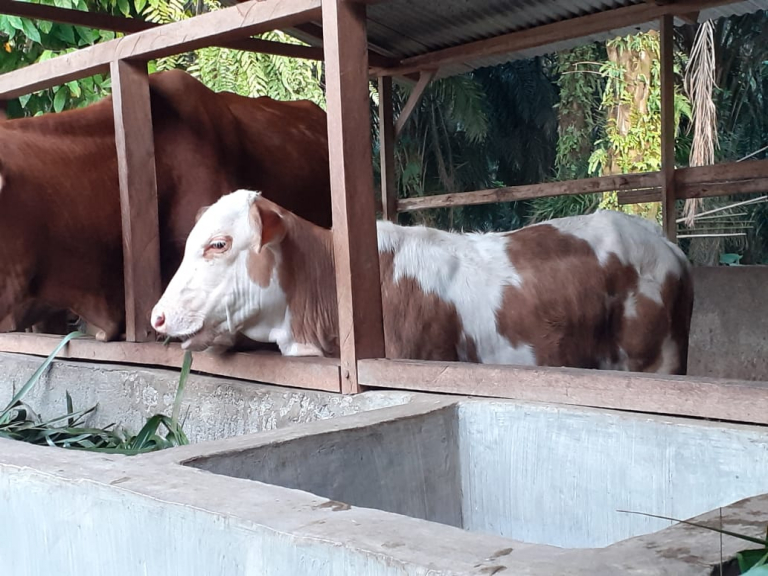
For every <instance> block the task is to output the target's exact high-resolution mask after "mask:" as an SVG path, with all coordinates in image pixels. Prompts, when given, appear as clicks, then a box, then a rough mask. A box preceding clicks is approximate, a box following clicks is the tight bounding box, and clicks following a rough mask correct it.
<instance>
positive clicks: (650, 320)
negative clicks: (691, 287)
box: [497, 224, 687, 371]
mask: <svg viewBox="0 0 768 576" xmlns="http://www.w3.org/2000/svg"><path fill="white" fill-rule="evenodd" d="M507 241H508V244H507V254H508V256H509V259H510V261H511V263H512V264H513V266H514V267H515V269H516V270H517V272H518V273H519V274H520V277H521V279H522V286H521V287H520V288H517V287H516V286H508V287H507V288H506V289H505V291H504V297H503V301H502V306H501V308H500V309H499V310H498V312H497V320H498V326H499V331H500V332H501V333H502V334H503V335H505V336H506V337H507V338H508V339H509V340H510V342H511V343H512V344H513V345H515V346H519V345H522V344H528V345H530V346H532V347H533V349H534V353H535V356H536V360H537V363H538V364H539V365H543V366H571V367H576V368H600V367H601V365H606V364H611V365H616V364H617V363H619V362H620V361H621V360H622V354H621V350H624V352H626V354H627V355H628V357H629V359H630V361H629V369H630V370H637V371H643V370H650V369H653V367H654V365H656V364H657V362H658V359H659V355H660V353H661V346H662V343H663V342H664V339H665V338H666V336H667V334H669V331H670V323H671V320H670V318H669V311H670V309H669V307H668V305H667V307H664V306H661V305H659V304H658V303H657V302H654V301H653V300H651V299H650V298H647V297H646V296H643V295H639V294H637V286H638V274H637V271H636V270H635V269H634V268H633V267H631V266H625V265H623V264H622V263H621V262H620V261H619V260H618V258H617V257H616V256H613V255H612V256H611V257H610V258H609V259H608V261H607V262H606V264H605V265H604V266H601V265H600V262H599V260H598V258H597V256H596V254H595V252H594V250H593V249H592V247H591V246H590V244H589V243H588V242H587V241H585V240H582V239H580V238H576V237H574V236H571V235H569V234H564V233H562V232H560V231H559V230H558V229H557V228H555V227H554V226H551V225H547V224H543V225H538V226H532V227H529V228H524V229H522V230H519V231H517V232H514V233H510V234H508V235H507ZM668 282H671V284H673V285H676V284H677V280H676V279H674V278H672V279H670V280H669V281H668ZM666 284H667V283H665V285H666ZM670 290H671V288H670ZM630 294H634V295H635V299H636V311H637V315H636V316H633V317H629V318H627V317H626V314H625V302H626V301H627V297H628V296H629V295H630ZM665 303H666V302H665ZM685 331H686V332H687V330H685Z"/></svg>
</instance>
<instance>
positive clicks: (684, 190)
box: [619, 178, 768, 204]
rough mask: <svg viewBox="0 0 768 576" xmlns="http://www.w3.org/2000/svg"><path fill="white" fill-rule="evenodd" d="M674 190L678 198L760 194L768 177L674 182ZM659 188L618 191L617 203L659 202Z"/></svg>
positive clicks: (767, 185) (765, 185) (767, 189)
mask: <svg viewBox="0 0 768 576" xmlns="http://www.w3.org/2000/svg"><path fill="white" fill-rule="evenodd" d="M675 192H676V193H677V199H678V200H685V199H687V198H717V197H718V196H732V195H734V194H761V193H763V192H768V178H755V179H752V180H736V181H733V182H702V183H695V182H694V183H692V184H682V185H680V184H676V185H675ZM660 201H661V190H660V189H656V190H634V191H629V192H623V193H619V204H640V203H643V202H660Z"/></svg>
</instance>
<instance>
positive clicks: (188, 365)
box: [171, 350, 192, 427]
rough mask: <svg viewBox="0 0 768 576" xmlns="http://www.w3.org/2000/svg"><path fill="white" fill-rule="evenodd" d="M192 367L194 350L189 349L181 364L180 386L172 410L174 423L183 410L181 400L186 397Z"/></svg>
mask: <svg viewBox="0 0 768 576" xmlns="http://www.w3.org/2000/svg"><path fill="white" fill-rule="evenodd" d="M191 369H192V352H190V351H189V350H187V351H186V352H184V362H183V363H182V365H181V374H180V375H179V386H178V387H177V388H176V398H175V399H174V401H173V412H171V422H173V423H174V427H175V424H176V422H178V419H179V412H180V411H181V400H182V398H183V397H184V388H186V386H187V378H189V371H190V370H191Z"/></svg>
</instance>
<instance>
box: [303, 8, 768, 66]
mask: <svg viewBox="0 0 768 576" xmlns="http://www.w3.org/2000/svg"><path fill="white" fill-rule="evenodd" d="M645 3H646V0H386V1H384V2H379V3H374V4H371V5H369V6H368V40H369V44H370V46H371V48H372V49H374V50H376V51H377V52H379V53H381V54H383V55H386V56H390V57H393V58H397V59H403V58H408V57H411V56H417V55H420V54H425V53H427V52H432V51H435V50H440V49H443V48H449V47H452V46H458V45H461V44H465V43H468V42H473V41H476V40H483V39H485V38H492V37H494V36H498V35H501V34H507V33H510V32H516V31H519V30H526V29H529V28H534V27H536V26H540V25H542V24H549V23H553V22H560V21H563V20H569V19H572V18H577V17H579V16H585V15H587V14H594V13H597V12H603V11H606V10H613V9H616V8H622V7H626V6H632V5H636V4H645ZM758 10H768V0H743V1H740V2H734V3H731V4H726V5H724V6H720V7H717V8H708V9H706V10H702V11H701V13H700V15H699V21H703V20H707V19H716V18H721V17H726V16H733V15H739V14H746V13H748V12H756V11H758ZM676 22H677V24H682V21H676ZM316 24H318V25H319V24H320V23H319V22H317V23H316ZM657 28H658V22H647V23H645V24H642V25H639V26H631V27H625V28H617V29H615V30H609V31H607V32H603V33H600V34H593V35H590V36H585V37H583V38H578V39H574V40H565V41H562V42H555V43H551V44H548V45H546V46H541V47H537V48H533V49H530V50H524V51H520V52H516V53H514V54H506V55H500V56H492V57H485V58H480V59H475V60H472V61H471V62H467V63H466V64H463V65H454V66H450V67H447V68H445V69H441V71H440V75H441V76H446V75H450V74H456V73H459V72H464V71H466V70H470V69H473V68H481V67H483V66H490V65H495V64H500V63H503V62H508V61H510V60H514V59H519V58H530V57H533V56H538V55H542V54H547V53H551V52H555V51H557V50H563V49H567V48H572V47H574V46H579V45H583V44H588V43H590V42H596V41H603V40H607V39H610V38H614V37H616V36H625V35H627V34H631V33H635V32H638V31H647V30H652V29H657ZM289 32H290V33H291V34H293V35H294V36H296V37H298V38H300V39H302V40H304V41H305V42H308V43H310V44H314V45H318V44H319V42H318V41H317V40H316V39H315V38H312V37H311V36H308V35H307V34H305V33H304V32H301V31H297V30H290V31H289Z"/></svg>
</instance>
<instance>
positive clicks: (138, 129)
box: [110, 60, 160, 342]
mask: <svg viewBox="0 0 768 576" xmlns="http://www.w3.org/2000/svg"><path fill="white" fill-rule="evenodd" d="M110 70H111V74H112V98H113V107H114V115H115V144H116V146H117V167H118V174H119V180H120V208H121V210H120V211H121V214H122V224H123V271H124V275H125V336H126V340H128V341H129V342H145V341H147V340H150V339H154V332H153V331H152V327H151V325H150V318H149V316H150V312H151V310H152V307H153V306H154V305H155V303H156V302H157V300H158V298H159V297H160V240H159V233H160V230H159V226H158V218H157V181H156V178H155V145H154V139H153V135H152V113H151V109H150V100H149V75H148V73H147V66H146V63H144V62H141V63H139V62H128V61H125V60H120V61H116V62H113V63H112V64H111V66H110Z"/></svg>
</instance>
